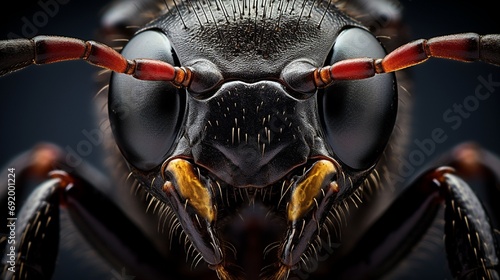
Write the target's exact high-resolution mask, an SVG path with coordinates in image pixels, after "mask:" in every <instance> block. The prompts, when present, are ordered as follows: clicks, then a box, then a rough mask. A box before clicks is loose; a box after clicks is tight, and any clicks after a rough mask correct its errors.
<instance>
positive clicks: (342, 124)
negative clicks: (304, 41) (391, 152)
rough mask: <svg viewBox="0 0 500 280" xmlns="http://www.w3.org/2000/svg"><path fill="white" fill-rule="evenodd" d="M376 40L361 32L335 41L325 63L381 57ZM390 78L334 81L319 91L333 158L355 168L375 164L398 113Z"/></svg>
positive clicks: (347, 32) (342, 35) (393, 80)
mask: <svg viewBox="0 0 500 280" xmlns="http://www.w3.org/2000/svg"><path fill="white" fill-rule="evenodd" d="M385 55H386V52H385V50H384V48H383V47H382V46H381V45H380V43H379V41H378V40H377V39H376V38H375V37H374V36H373V35H372V34H371V33H369V32H367V31H365V30H363V29H360V28H351V29H347V30H344V31H343V32H342V33H340V34H339V36H338V37H337V39H336V41H335V43H334V46H333V49H332V52H331V55H330V56H329V58H328V59H327V61H326V62H325V64H326V65H332V64H333V63H335V62H337V61H340V60H344V59H348V58H361V57H371V58H382V57H384V56H385ZM397 100H398V98H397V87H396V78H395V75H394V74H392V73H391V74H382V75H376V76H375V77H372V78H369V79H363V80H353V81H336V82H334V83H333V84H332V85H331V86H329V87H327V88H325V89H324V90H321V91H320V92H319V93H318V108H319V111H320V119H321V120H322V125H323V130H324V133H325V137H326V140H327V142H328V144H329V146H330V148H331V149H332V152H333V153H334V155H335V156H336V157H337V158H338V159H339V160H340V161H341V162H343V163H344V164H346V165H348V166H349V167H351V168H353V169H357V170H362V169H367V168H369V167H371V166H372V165H374V164H375V163H376V161H377V160H378V158H379V157H380V155H381V154H382V152H383V150H384V148H385V146H386V145H387V142H388V140H389V137H390V135H391V133H392V129H393V127H394V123H395V120H396V111H397Z"/></svg>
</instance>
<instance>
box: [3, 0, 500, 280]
mask: <svg viewBox="0 0 500 280" xmlns="http://www.w3.org/2000/svg"><path fill="white" fill-rule="evenodd" d="M44 2H47V1H44ZM401 2H402V4H403V6H404V9H403V16H404V18H405V19H406V20H407V21H408V23H409V26H410V27H411V33H412V38H415V39H419V38H431V37H433V36H439V35H445V34H451V33H461V32H477V33H479V34H488V33H500V19H499V17H498V15H497V14H496V13H495V11H496V10H497V9H496V7H493V4H492V2H491V1H486V0H479V1H474V4H473V2H470V1H452V0H442V1H429V0H427V1H401ZM104 3H107V1H82V0H69V1H68V3H67V4H64V5H59V11H58V12H57V13H56V14H55V15H54V16H53V17H52V16H49V17H48V21H47V22H46V24H43V26H40V27H37V30H36V34H37V35H40V34H45V35H65V36H72V37H78V38H82V39H87V40H90V39H93V38H95V30H96V28H97V27H98V25H99V13H100V9H101V7H103V5H104ZM9 5H10V6H11V8H9V9H8V8H6V7H5V6H4V8H2V11H1V12H0V39H6V38H7V36H8V34H9V33H10V32H13V33H16V34H18V35H23V32H22V26H23V24H25V23H24V21H23V18H26V19H27V20H29V21H30V22H32V23H33V16H34V15H35V14H36V13H37V12H40V11H43V10H42V8H41V7H40V6H39V5H38V4H37V1H11V2H10V4H9ZM95 74H96V69H95V68H94V67H92V66H90V65H88V64H87V63H85V62H79V61H77V62H65V63H59V64H53V65H46V66H32V67H28V68H27V69H25V70H23V71H20V72H17V73H13V74H11V75H8V76H6V77H2V78H0V135H1V136H0V166H5V165H7V163H8V161H9V160H10V159H11V158H12V157H13V156H15V155H16V154H19V153H20V152H23V151H25V150H26V149H29V148H30V147H32V146H33V145H35V144H36V143H38V142H41V141H45V142H52V143H56V144H58V145H60V146H61V147H63V148H68V147H69V148H73V149H75V148H76V147H77V145H78V143H79V142H80V141H82V140H86V138H85V136H84V134H82V131H84V130H86V131H91V130H92V129H95V128H96V127H97V124H96V119H95V117H94V107H93V106H92V97H93V96H94V94H95V93H96V92H97V90H98V88H97V86H96V85H95V84H93V79H94V77H95V76H94V75H95ZM412 74H413V75H414V79H415V85H416V86H415V87H414V88H413V90H412V91H411V95H412V96H413V98H414V100H415V108H414V114H413V115H414V120H413V128H414V129H415V130H414V131H411V132H410V131H409V132H408V133H411V139H419V140H423V139H425V138H429V137H430V136H431V132H432V130H433V129H435V128H442V129H443V130H444V131H445V132H446V134H447V136H448V140H446V141H445V142H444V143H442V144H438V145H437V146H436V152H435V153H434V154H432V155H431V156H429V158H428V160H432V158H433V157H434V156H438V155H439V154H441V153H443V152H445V151H447V150H449V149H450V148H451V147H453V146H455V145H456V144H458V143H460V142H463V141H468V140H473V141H477V142H478V143H480V144H481V145H482V146H483V147H485V148H487V149H489V150H492V151H494V152H496V153H497V154H500V145H499V143H500V126H499V123H500V109H499V107H500V90H497V92H496V93H493V94H492V96H491V97H490V98H489V99H488V100H486V101H482V102H480V105H479V108H478V109H477V110H476V111H474V112H471V115H470V117H469V118H467V119H463V123H462V125H461V126H460V127H459V128H458V129H456V130H453V129H451V127H450V124H449V123H446V122H445V121H444V120H443V113H444V112H445V111H446V110H448V109H450V108H452V106H453V105H454V104H455V103H457V104H462V103H463V101H464V99H465V98H466V97H467V96H470V95H473V94H474V92H475V88H476V86H478V85H479V81H478V77H479V76H482V77H485V78H487V77H488V75H493V76H492V79H493V80H494V81H500V70H499V68H496V67H493V66H488V65H485V64H484V63H473V64H465V63H458V62H453V61H441V60H438V59H434V60H431V61H429V62H427V63H425V64H423V65H420V66H418V67H415V68H414V69H413V70H412ZM100 149H101V147H99V146H97V147H94V149H93V151H92V153H91V154H90V155H88V156H86V157H84V159H85V160H87V161H89V162H90V163H92V164H94V165H95V166H97V167H98V168H102V166H103V164H102V163H101V160H100ZM412 149H418V147H416V146H412V147H410V151H412ZM0 180H1V179H0ZM0 211H2V210H0ZM61 261H62V262H64V261H65V260H61ZM442 265H443V264H442V263H436V264H435V265H434V267H431V269H433V270H434V269H437V270H442V269H443V268H442ZM424 268H425V267H424ZM58 273H60V275H62V276H60V279H69V276H64V275H65V274H64V272H58ZM69 275H71V279H86V277H85V273H84V272H83V271H80V272H78V271H77V270H74V269H73V268H72V269H71V270H70V271H69ZM101 277H102V278H103V279H112V278H113V277H114V275H113V274H112V273H111V272H110V273H108V274H106V273H104V274H101ZM444 277H445V276H443V275H440V276H437V277H436V279H443V278H444Z"/></svg>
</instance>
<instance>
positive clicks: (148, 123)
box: [108, 30, 186, 171]
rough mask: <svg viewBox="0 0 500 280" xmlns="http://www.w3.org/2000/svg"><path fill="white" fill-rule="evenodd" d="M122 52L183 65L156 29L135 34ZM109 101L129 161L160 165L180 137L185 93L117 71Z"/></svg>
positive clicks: (137, 164)
mask: <svg viewBox="0 0 500 280" xmlns="http://www.w3.org/2000/svg"><path fill="white" fill-rule="evenodd" d="M122 55H123V56H125V57H126V58H128V59H136V58H150V59H158V60H162V61H165V62H168V63H170V64H172V65H176V66H178V65H179V63H178V60H177V57H176V56H175V53H174V50H173V48H172V45H171V44H170V41H169V40H168V38H167V37H166V36H165V34H163V33H161V32H159V31H154V30H148V31H144V32H142V33H139V34H137V35H136V36H134V37H133V38H132V39H131V40H130V41H129V42H128V43H127V45H126V46H125V47H124V48H123V50H122ZM108 102H109V104H108V110H109V119H110V123H111V128H112V130H113V134H114V136H115V140H116V143H117V144H118V147H119V148H120V150H121V152H122V154H123V155H124V157H125V158H126V159H127V161H128V162H129V163H130V164H132V165H133V166H135V167H136V168H138V169H141V170H144V171H148V170H151V169H153V168H155V167H157V166H158V165H160V164H161V163H162V162H163V161H164V160H165V158H166V157H167V156H168V153H169V151H170V150H171V149H172V146H173V145H174V143H175V141H176V139H177V136H178V133H179V129H180V126H181V123H182V120H183V116H184V111H185V106H186V105H185V104H186V100H185V92H183V90H180V89H178V88H176V87H174V86H173V85H172V84H171V83H168V82H163V81H158V82H156V81H140V80H138V79H135V78H133V77H130V76H128V75H124V74H116V73H113V74H112V76H111V82H110V89H109V101H108Z"/></svg>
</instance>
